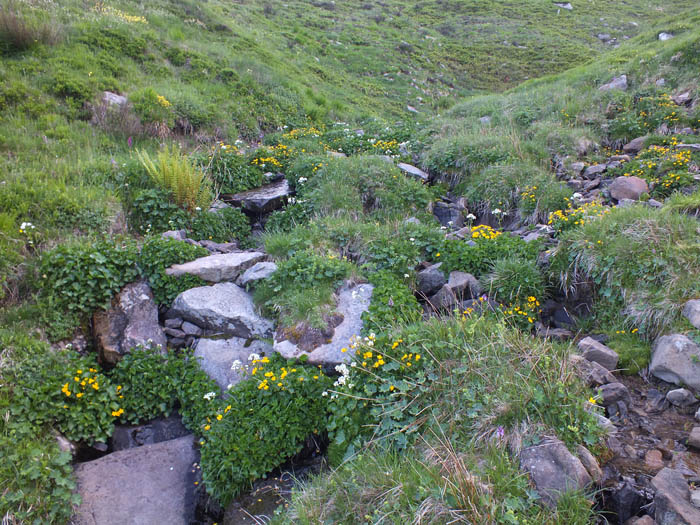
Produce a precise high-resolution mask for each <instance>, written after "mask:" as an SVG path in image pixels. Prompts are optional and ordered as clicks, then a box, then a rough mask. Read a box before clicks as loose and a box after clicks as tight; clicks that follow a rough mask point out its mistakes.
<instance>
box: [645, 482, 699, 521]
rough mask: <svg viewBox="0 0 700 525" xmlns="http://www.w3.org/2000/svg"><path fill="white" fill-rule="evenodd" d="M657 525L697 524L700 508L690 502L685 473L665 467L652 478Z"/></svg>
mask: <svg viewBox="0 0 700 525" xmlns="http://www.w3.org/2000/svg"><path fill="white" fill-rule="evenodd" d="M651 486H652V487H653V488H654V490H655V491H656V492H655V495H654V503H655V505H656V514H655V516H654V517H655V519H656V523H657V525H697V524H698V523H700V509H698V508H696V507H694V506H693V504H692V503H691V502H690V489H689V488H688V483H687V482H686V481H685V478H684V477H683V474H681V473H680V472H678V471H676V470H672V469H670V468H664V469H661V471H659V473H658V474H657V475H656V476H655V477H654V478H653V479H652V480H651Z"/></svg>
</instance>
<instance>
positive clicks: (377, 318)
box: [362, 271, 423, 335]
mask: <svg viewBox="0 0 700 525" xmlns="http://www.w3.org/2000/svg"><path fill="white" fill-rule="evenodd" d="M406 280H407V279H406V278H404V279H401V278H399V277H397V276H395V275H393V274H391V273H389V272H387V271H380V272H377V273H374V274H372V275H371V276H370V282H371V283H372V284H373V285H374V290H372V300H371V302H370V305H369V309H368V310H367V311H366V312H364V313H363V314H362V332H363V334H365V335H369V334H370V333H373V332H374V333H378V334H379V333H383V332H385V331H388V330H390V329H392V328H396V327H397V326H400V325H404V324H410V323H416V322H418V321H420V320H421V318H422V315H423V310H422V308H421V307H420V305H419V304H418V301H417V300H416V297H415V296H414V295H413V293H412V292H411V290H410V289H409V288H408V286H407V285H406V282H405V281H406Z"/></svg>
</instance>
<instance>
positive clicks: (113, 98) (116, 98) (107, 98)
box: [102, 91, 127, 106]
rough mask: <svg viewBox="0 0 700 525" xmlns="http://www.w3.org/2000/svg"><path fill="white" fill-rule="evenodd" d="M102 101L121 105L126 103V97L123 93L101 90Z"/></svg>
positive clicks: (110, 104) (112, 104) (111, 104)
mask: <svg viewBox="0 0 700 525" xmlns="http://www.w3.org/2000/svg"><path fill="white" fill-rule="evenodd" d="M102 102H104V103H105V104H106V105H108V106H123V105H124V104H126V103H127V100H126V97H125V96H123V95H117V94H116V93H112V92H111V91H103V92H102Z"/></svg>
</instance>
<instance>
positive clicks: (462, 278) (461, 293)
mask: <svg viewBox="0 0 700 525" xmlns="http://www.w3.org/2000/svg"><path fill="white" fill-rule="evenodd" d="M481 292H482V288H481V283H479V280H478V279H477V278H476V277H474V276H473V275H472V274H470V273H465V272H450V276H449V278H448V279H447V283H446V284H445V285H444V286H443V287H442V288H440V290H439V291H438V292H437V293H436V294H435V295H433V296H432V297H431V298H430V304H431V305H433V307H434V308H437V309H444V310H449V309H450V308H453V307H454V306H456V305H457V304H460V303H461V302H462V301H463V300H465V299H472V298H475V297H478V296H479V295H480V294H481Z"/></svg>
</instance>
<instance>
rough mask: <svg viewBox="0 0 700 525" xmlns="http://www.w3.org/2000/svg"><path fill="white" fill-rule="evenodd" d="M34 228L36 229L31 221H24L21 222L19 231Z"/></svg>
mask: <svg viewBox="0 0 700 525" xmlns="http://www.w3.org/2000/svg"><path fill="white" fill-rule="evenodd" d="M33 229H34V225H33V224H32V223H31V222H23V223H22V224H20V226H19V231H20V232H24V231H27V230H33Z"/></svg>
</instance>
